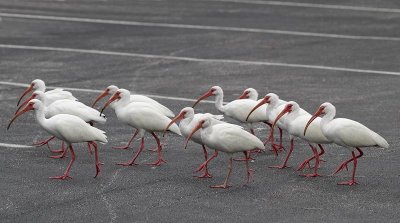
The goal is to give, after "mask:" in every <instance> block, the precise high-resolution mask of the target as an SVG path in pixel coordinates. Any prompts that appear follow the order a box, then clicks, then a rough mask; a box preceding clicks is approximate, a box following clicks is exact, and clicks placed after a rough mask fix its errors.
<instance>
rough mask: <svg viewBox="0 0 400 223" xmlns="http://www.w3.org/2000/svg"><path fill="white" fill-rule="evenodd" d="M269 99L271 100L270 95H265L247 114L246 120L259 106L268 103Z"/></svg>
mask: <svg viewBox="0 0 400 223" xmlns="http://www.w3.org/2000/svg"><path fill="white" fill-rule="evenodd" d="M268 100H269V97H264V98H263V99H262V100H261V101H260V102H258V104H257V105H256V106H255V107H254V108H253V109H251V111H250V112H249V114H248V115H247V117H246V121H247V120H248V119H249V117H250V115H251V114H252V113H253V112H254V111H255V110H256V109H257V108H259V107H260V106H262V105H263V104H266V103H268Z"/></svg>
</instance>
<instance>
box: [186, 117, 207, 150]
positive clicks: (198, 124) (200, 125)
mask: <svg viewBox="0 0 400 223" xmlns="http://www.w3.org/2000/svg"><path fill="white" fill-rule="evenodd" d="M201 127H203V121H200V122H199V123H197V125H196V127H194V129H193V130H192V132H191V133H190V135H189V136H188V137H187V138H186V142H185V148H184V149H186V147H187V144H188V143H189V140H190V139H191V138H192V136H193V134H194V133H195V132H197V131H198V130H199V129H201Z"/></svg>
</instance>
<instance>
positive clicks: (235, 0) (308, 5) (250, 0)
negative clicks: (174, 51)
mask: <svg viewBox="0 0 400 223" xmlns="http://www.w3.org/2000/svg"><path fill="white" fill-rule="evenodd" d="M211 2H231V3H241V4H242V3H243V4H256V5H276V6H291V7H303V8H320V9H338V10H351V11H364V12H384V13H400V9H390V8H375V7H364V6H350V5H327V4H314V3H301V2H280V1H257V0H254V1H253V0H211Z"/></svg>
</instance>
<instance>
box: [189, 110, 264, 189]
mask: <svg viewBox="0 0 400 223" xmlns="http://www.w3.org/2000/svg"><path fill="white" fill-rule="evenodd" d="M212 122H213V121H212V120H211V118H210V117H205V118H202V119H200V121H199V122H198V124H197V125H196V126H195V128H194V129H193V130H192V132H191V133H190V135H189V136H188V137H187V139H186V143H185V148H186V146H187V143H188V142H189V140H190V139H191V137H192V136H193V134H195V133H196V131H198V130H199V129H201V138H202V142H203V143H204V144H205V145H206V146H207V147H209V148H211V149H214V150H218V151H221V152H225V153H227V154H228V156H229V163H228V174H227V176H226V178H225V181H224V183H223V184H221V185H215V186H211V187H212V188H228V187H230V185H228V180H229V177H230V175H231V172H232V155H233V153H237V152H243V153H244V154H245V161H246V173H247V182H249V181H250V177H251V175H252V172H253V171H252V170H251V169H250V168H249V164H248V161H249V157H248V152H249V151H251V150H254V149H257V148H258V149H262V150H265V148H264V144H263V143H262V141H261V140H259V139H258V138H257V137H256V136H254V135H253V134H251V133H249V132H247V131H245V130H243V129H242V127H240V126H237V125H233V124H229V123H223V124H215V125H212Z"/></svg>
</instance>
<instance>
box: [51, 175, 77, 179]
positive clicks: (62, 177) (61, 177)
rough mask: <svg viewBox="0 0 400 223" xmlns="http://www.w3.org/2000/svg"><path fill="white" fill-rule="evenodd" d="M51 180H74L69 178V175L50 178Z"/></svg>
mask: <svg viewBox="0 0 400 223" xmlns="http://www.w3.org/2000/svg"><path fill="white" fill-rule="evenodd" d="M49 178H50V179H56V180H67V179H72V177H70V176H68V174H64V175H61V176H55V177H49Z"/></svg>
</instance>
